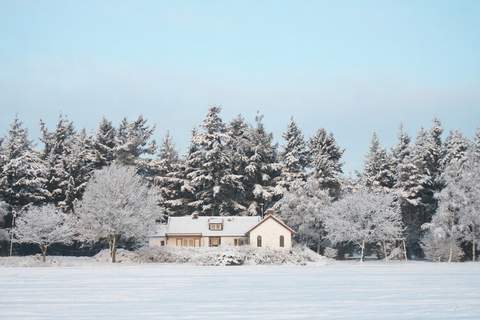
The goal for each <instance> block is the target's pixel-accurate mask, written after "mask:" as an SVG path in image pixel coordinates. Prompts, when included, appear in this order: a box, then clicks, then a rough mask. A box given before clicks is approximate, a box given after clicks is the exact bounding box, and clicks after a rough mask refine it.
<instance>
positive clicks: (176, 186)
mask: <svg viewBox="0 0 480 320" xmlns="http://www.w3.org/2000/svg"><path fill="white" fill-rule="evenodd" d="M152 166H153V167H154V173H155V174H154V179H153V184H154V185H155V186H156V187H157V188H158V190H159V193H160V196H161V200H160V206H161V207H162V208H164V212H165V215H166V217H168V216H175V215H180V214H182V213H184V212H183V210H184V208H183V207H184V205H185V202H184V200H183V195H182V186H183V184H184V179H183V178H182V162H181V160H180V158H179V156H178V152H177V150H176V149H175V145H174V143H173V141H172V137H171V136H170V134H169V133H168V132H167V134H166V135H165V138H164V139H163V142H162V144H161V145H160V149H159V152H158V157H157V159H155V160H153V161H152ZM166 217H164V218H163V219H164V220H165V218H166Z"/></svg>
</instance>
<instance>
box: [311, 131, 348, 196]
mask: <svg viewBox="0 0 480 320" xmlns="http://www.w3.org/2000/svg"><path fill="white" fill-rule="evenodd" d="M309 150H310V157H311V166H312V169H313V176H314V178H315V179H317V180H318V182H319V184H320V188H322V189H324V190H327V191H328V193H329V194H330V196H332V197H333V198H334V199H335V198H338V196H339V194H340V189H341V175H342V173H343V171H342V165H343V163H342V161H341V160H342V156H343V152H344V150H343V149H341V148H340V147H339V146H338V145H337V142H336V141H335V138H334V136H333V134H332V133H330V134H327V132H326V131H325V129H319V130H318V131H317V132H316V133H315V135H314V136H313V137H312V138H311V139H310V141H309Z"/></svg>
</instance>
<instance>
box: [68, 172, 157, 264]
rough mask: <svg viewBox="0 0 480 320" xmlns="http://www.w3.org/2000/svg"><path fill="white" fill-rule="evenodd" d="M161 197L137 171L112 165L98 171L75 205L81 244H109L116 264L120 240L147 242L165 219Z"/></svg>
mask: <svg viewBox="0 0 480 320" xmlns="http://www.w3.org/2000/svg"><path fill="white" fill-rule="evenodd" d="M158 200H159V199H158V196H157V194H155V193H154V191H153V190H152V189H150V188H149V187H148V186H147V185H146V184H145V182H144V181H143V179H142V178H141V177H140V176H138V175H137V174H136V172H135V169H134V168H133V167H125V166H120V165H115V164H114V165H111V166H109V167H105V168H103V169H101V170H98V171H95V172H94V174H93V176H92V178H91V179H90V181H89V182H88V184H87V187H86V189H85V193H84V195H83V199H82V201H80V202H77V203H76V204H75V216H76V217H77V219H78V222H77V231H78V233H79V240H83V241H91V242H94V241H102V240H103V241H107V242H108V245H109V248H110V254H111V257H112V262H115V259H116V252H117V245H118V243H119V241H120V240H122V239H123V240H136V241H141V240H144V239H145V238H146V237H147V236H148V235H149V233H150V232H151V230H152V229H151V228H152V227H153V225H154V224H155V220H156V219H158V217H160V216H161V215H162V212H161V208H159V207H158V205H157V203H158Z"/></svg>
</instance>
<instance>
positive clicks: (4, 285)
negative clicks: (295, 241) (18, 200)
mask: <svg viewBox="0 0 480 320" xmlns="http://www.w3.org/2000/svg"><path fill="white" fill-rule="evenodd" d="M479 275H480V263H456V264H434V263H427V262H412V263H408V264H404V263H392V264H382V263H378V262H377V263H373V262H367V263H364V264H360V263H352V262H336V263H333V264H330V265H324V266H240V267H199V266H191V265H161V264H146V265H113V266H112V265H107V264H99V265H84V266H75V267H44V268H31V267H30V268H21V267H13V268H12V267H0V286H1V290H0V319H2V320H9V319H62V320H64V319H142V320H143V319H209V320H212V319H262V320H263V319H275V320H278V319H355V320H358V319H388V320H393V319H402V320H403V319H456V320H458V319H480V276H479Z"/></svg>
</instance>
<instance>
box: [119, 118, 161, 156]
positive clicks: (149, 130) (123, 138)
mask: <svg viewBox="0 0 480 320" xmlns="http://www.w3.org/2000/svg"><path fill="white" fill-rule="evenodd" d="M154 131H155V126H149V125H148V124H147V120H146V119H144V118H143V117H142V116H139V117H138V118H137V120H135V121H133V122H128V120H127V119H126V118H124V119H123V120H122V122H121V123H120V126H119V128H118V130H117V135H116V138H115V158H116V160H118V161H119V162H120V163H121V164H127V165H133V164H136V162H137V160H138V159H139V158H140V157H141V156H142V155H144V154H149V155H152V154H154V153H155V150H156V143H155V140H151V138H152V136H153V133H154Z"/></svg>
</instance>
